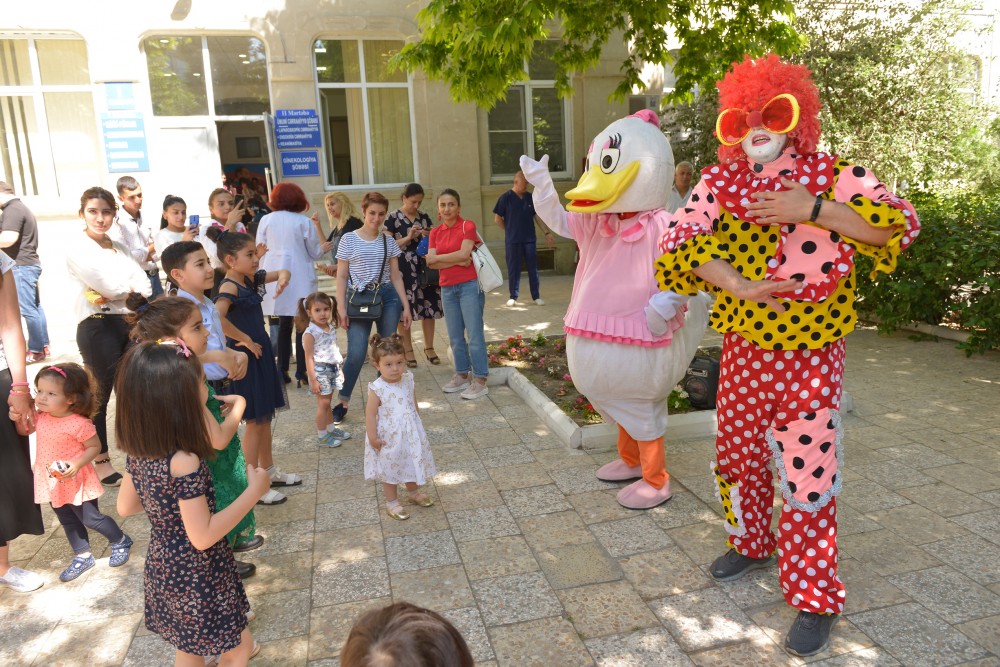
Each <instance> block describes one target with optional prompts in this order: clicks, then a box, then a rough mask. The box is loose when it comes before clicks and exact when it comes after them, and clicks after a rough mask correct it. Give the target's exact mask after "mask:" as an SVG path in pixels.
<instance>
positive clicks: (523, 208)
mask: <svg viewBox="0 0 1000 667" xmlns="http://www.w3.org/2000/svg"><path fill="white" fill-rule="evenodd" d="M493 219H494V220H495V221H496V223H497V224H498V225H500V228H501V229H503V230H504V237H505V242H506V243H505V246H506V251H507V284H508V285H509V286H510V299H508V300H507V305H508V306H513V305H514V304H515V303H516V302H517V297H518V292H519V291H520V289H521V262H522V261H523V262H524V263H526V264H527V265H528V287H529V288H530V289H531V298H532V299H534V301H535V303H536V304H538V305H539V306H542V305H544V304H545V302H544V301H542V297H541V293H540V292H539V285H538V282H539V281H538V254H537V253H536V250H535V247H536V236H535V225H536V224H537V225H538V226H539V227H541V229H542V231H543V232H544V233H545V245H547V246H548V247H550V248H552V247H553V246H554V245H555V241H554V239H553V237H552V232H550V231H549V230H548V229H546V228H545V226H544V225H542V222H541V220H539V219H538V218H537V217H536V216H535V205H534V203H532V201H531V193H530V192H528V179H526V178H525V177H524V174H523V173H522V172H521V171H520V170H519V171H518V172H517V173H516V174H515V175H514V187H512V188H511V189H510V190H508V191H507V192H505V193H503V194H502V195H500V199H498V200H497V204H496V206H494V207H493Z"/></svg>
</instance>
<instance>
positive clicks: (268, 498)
mask: <svg viewBox="0 0 1000 667" xmlns="http://www.w3.org/2000/svg"><path fill="white" fill-rule="evenodd" d="M286 500H288V496H286V495H284V494H281V493H278V492H277V491H275V490H274V489H268V490H267V493H265V494H264V495H263V496H261V499H260V500H258V501H257V504H258V505H280V504H281V503H283V502H285V501H286Z"/></svg>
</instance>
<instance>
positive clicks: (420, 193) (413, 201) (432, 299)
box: [385, 183, 444, 368]
mask: <svg viewBox="0 0 1000 667" xmlns="http://www.w3.org/2000/svg"><path fill="white" fill-rule="evenodd" d="M402 200H403V205H402V206H400V207H399V208H398V209H396V210H395V211H393V212H392V213H390V214H389V217H388V218H386V219H385V229H386V231H388V232H389V233H391V234H392V235H393V236H394V237H395V238H396V243H397V244H398V245H399V249H400V250H401V251H402V252H403V254H402V256H401V257H400V262H399V272H400V273H401V274H402V275H403V287H404V288H406V299H407V302H408V303H409V307H410V314H411V315H412V316H413V319H414V320H420V324H421V327H422V328H423V330H424V355H425V356H426V357H427V361H429V362H431V363H432V364H434V365H435V366H437V365H438V364H440V363H441V357H439V356H438V355H437V352H435V351H434V320H438V319H441V318H442V317H444V308H443V307H442V306H441V288H440V287H439V286H438V272H437V271H436V270H434V269H429V268H427V262H426V261H424V258H423V256H422V255H421V253H420V251H419V248H418V246H419V245H421V240H422V239H426V238H427V237H428V235H429V234H430V233H431V218H430V216H429V215H427V214H426V213H424V212H423V211H421V210H420V204H422V203H423V201H424V189H423V188H422V187H421V186H420V184H419V183H410V184H409V185H407V186H406V187H405V188H403V197H402ZM422 245H423V246H424V248H425V250H424V252H423V255H426V254H427V252H426V246H427V242H426V241H423V243H422ZM398 333H399V335H400V336H402V337H403V348H404V350H405V351H406V365H407V366H409V367H410V368H416V367H417V359H416V357H415V356H414V354H413V339H412V338H411V336H410V329H405V328H403V327H402V326H400V327H399V331H398Z"/></svg>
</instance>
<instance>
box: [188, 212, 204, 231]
mask: <svg viewBox="0 0 1000 667" xmlns="http://www.w3.org/2000/svg"><path fill="white" fill-rule="evenodd" d="M200 224H201V217H200V216H198V215H189V216H188V229H190V230H191V231H192V232H194V231H197V230H198V225H200Z"/></svg>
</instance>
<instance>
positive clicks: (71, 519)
mask: <svg viewBox="0 0 1000 667" xmlns="http://www.w3.org/2000/svg"><path fill="white" fill-rule="evenodd" d="M52 511H53V512H55V513H56V516H57V517H59V523H61V524H62V527H63V530H64V531H66V538H67V539H68V540H69V545H70V546H71V547H73V553H75V554H82V553H85V552H87V551H90V536H89V535H88V534H87V529H88V528H93V529H94V530H96V531H97V532H99V533H100V534H101V535H103V536H104V537H105V538H107V540H108V542H110V543H111V544H115V543H117V542H121V541H122V538H124V537H125V533H123V532H122V529H121V528H119V527H118V524H117V523H115V520H114V519H112V518H111V517H109V516H107V515H106V514H101V509H100V508H99V507H98V506H97V498H94V499H93V500H85V501H83V504H82V505H63V506H62V507H53V508H52Z"/></svg>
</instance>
